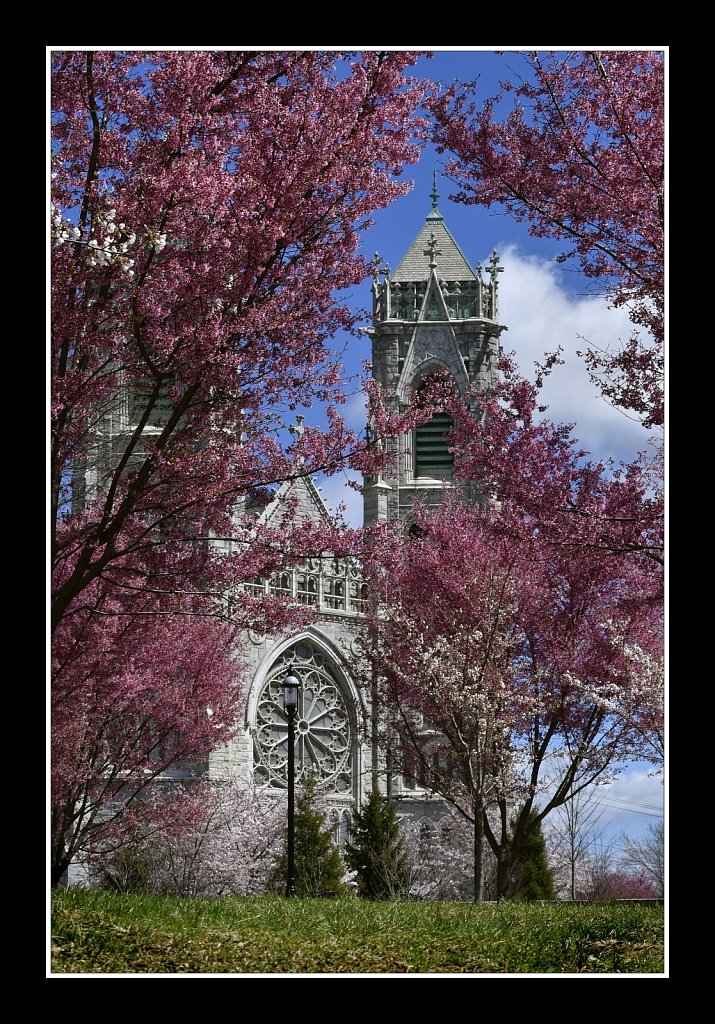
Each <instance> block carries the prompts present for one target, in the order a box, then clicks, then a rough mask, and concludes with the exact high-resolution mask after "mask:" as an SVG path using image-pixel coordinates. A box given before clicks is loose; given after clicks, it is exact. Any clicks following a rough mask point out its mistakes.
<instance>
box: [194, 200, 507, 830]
mask: <svg viewBox="0 0 715 1024" xmlns="http://www.w3.org/2000/svg"><path fill="white" fill-rule="evenodd" d="M437 200H438V195H437V191H436V183H435V188H434V190H433V192H432V208H431V210H430V212H429V213H428V215H427V217H426V220H425V223H424V225H423V226H422V227H421V229H420V231H419V233H418V234H417V237H416V238H415V240H414V242H413V243H412V245H411V246H410V247H409V249H408V250H407V252H406V253H405V255H404V257H403V259H402V260H401V262H400V264H399V265H398V267H397V269H396V270H395V271H394V273H391V271H390V269H389V268H388V267H383V268H382V269H380V270H376V272H375V277H374V281H373V285H372V296H373V314H372V324H371V326H370V327H369V328H368V332H367V333H368V334H369V335H370V337H371V341H372V365H373V370H372V372H373V374H374V376H375V377H376V379H377V380H378V382H379V383H380V385H381V386H382V387H383V389H384V391H385V392H386V394H387V395H388V400H389V402H390V404H391V406H392V407H393V408H395V409H398V408H403V409H404V407H405V403H406V401H407V396H408V394H409V393H410V391H414V390H419V388H420V386H421V385H422V384H423V383H424V382H425V380H426V379H427V378H428V377H429V376H430V375H432V374H434V373H435V372H436V371H444V370H446V371H447V372H448V373H449V375H450V377H451V379H452V380H453V381H454V382H455V384H456V386H457V387H458V388H459V390H460V392H461V393H465V392H466V391H467V390H468V389H469V388H471V387H472V385H474V384H476V385H477V387H483V386H484V385H486V384H487V382H488V381H489V380H490V378H491V377H492V375H493V373H494V372H495V370H496V366H497V362H498V358H499V354H500V341H499V338H500V334H501V332H502V330H503V329H504V328H503V327H502V326H500V325H499V321H498V301H497V299H498V273H499V272H500V271H501V269H502V268H501V267H500V266H499V265H498V259H497V256H496V253H493V254H492V256H491V258H490V259H489V261H488V263H487V265H486V269H484V268H482V266H481V265H478V266H477V268H476V269H473V268H472V267H471V266H470V265H469V262H468V261H467V259H466V258H465V256H464V254H463V252H462V250H461V249H460V247H459V245H458V244H457V242H456V240H455V239H454V237H453V236H452V234H451V232H450V231H449V229H448V227H447V225H446V224H445V221H444V218H443V216H442V214H441V213H440V212H439V209H438V207H437ZM450 423H451V421H450V420H449V417H448V416H447V415H446V414H437V415H435V416H434V417H433V418H432V420H430V421H429V422H428V423H426V424H424V425H423V426H420V427H418V428H417V429H416V430H415V431H414V432H413V433H412V435H411V436H405V437H401V438H399V439H392V440H390V441H388V442H386V443H387V445H388V446H389V448H388V450H389V451H390V452H391V453H392V454H394V455H395V456H396V458H395V459H394V466H395V469H394V472H393V473H392V475H389V476H385V477H379V478H377V479H373V478H368V479H366V480H365V481H364V516H365V523H366V524H367V523H374V522H386V521H394V520H399V521H400V522H402V523H404V527H405V533H406V534H407V533H408V531H409V526H410V523H411V510H412V503H413V501H414V500H415V499H416V498H419V499H421V500H422V501H423V502H426V503H427V504H434V503H437V502H439V500H440V499H441V496H442V495H443V494H444V491H445V488H449V487H451V486H454V485H455V484H454V480H453V473H452V456H451V454H450V452H449V450H448V447H447V444H446V441H445V432H446V431H447V430H448V429H449V426H450ZM460 486H462V487H465V486H466V487H468V486H469V485H468V484H464V483H462V484H460ZM288 497H290V499H291V502H292V507H297V511H298V514H300V515H302V516H311V517H314V518H315V519H317V520H321V519H325V518H328V517H329V511H328V509H327V508H326V506H325V504H324V502H323V499H322V497H321V495H320V492H319V491H318V489H317V488H316V487H315V485H314V484H313V482H312V481H311V480H310V479H309V478H300V479H298V480H296V481H293V482H291V483H288V484H284V485H283V487H282V488H281V490H280V491H279V492H278V494H277V495H276V498H275V500H274V501H273V503H272V504H271V505H270V506H268V508H266V509H265V511H264V512H263V517H264V518H265V519H266V520H268V521H270V522H271V523H273V524H275V523H276V522H280V516H281V515H284V514H285V507H286V500H285V499H286V498H288ZM254 586H255V589H256V591H257V592H260V591H261V590H262V589H264V590H265V591H266V592H268V591H269V588H270V590H271V591H272V592H274V593H275V592H277V593H280V594H283V595H286V596H290V597H292V598H293V599H294V600H295V601H297V602H299V603H301V604H305V605H310V606H312V607H314V608H315V609H316V611H317V612H318V615H317V618H316V620H315V622H314V623H313V624H312V625H311V626H310V627H308V628H306V629H303V630H301V631H300V632H299V633H297V634H296V635H293V636H281V637H273V638H270V639H266V638H261V637H258V636H251V635H250V634H249V637H248V640H249V643H248V644H247V647H248V648H249V650H248V654H247V660H248V670H247V674H246V681H247V701H246V707H245V721H244V723H243V725H244V728H243V729H242V730H241V731H240V733H239V735H238V737H237V738H236V739H235V740H234V741H233V742H232V743H231V744H230V745H229V746H227V747H224V748H222V749H220V750H218V751H215V752H214V753H213V754H212V755H211V757H210V762H209V773H210V775H211V776H212V777H214V778H220V777H225V776H226V775H227V774H234V773H236V774H238V775H239V776H240V777H243V778H245V779H249V778H253V779H254V780H255V782H256V784H257V785H258V786H259V787H265V788H266V790H267V791H270V790H276V789H284V788H285V787H286V785H287V738H288V719H287V715H286V713H285V711H284V709H283V687H282V681H283V678H284V677H285V676H286V674H287V673H288V671H289V667H290V669H291V670H292V671H294V672H296V673H297V674H298V676H299V677H300V679H301V682H302V688H301V691H300V695H299V705H298V711H297V714H296V719H295V728H296V747H295V764H296V778H300V773H301V771H303V770H305V769H308V768H312V769H313V770H314V771H317V773H318V774H319V777H320V780H321V788H322V790H323V792H324V793H325V794H326V796H327V798H328V801H329V803H330V804H331V808H332V810H331V817H332V820H333V822H334V823H335V825H336V827H337V831H338V835H339V836H340V838H341V839H343V838H344V836H345V833H346V830H347V824H348V822H349V818H350V809H351V807H352V805H353V803H355V802H357V803H360V802H361V800H362V798H363V796H364V795H365V794H367V793H368V792H369V790H370V786H371V783H372V777H373V767H375V768H376V769H377V772H378V777H379V779H380V786H381V788H382V789H383V791H387V792H389V793H390V795H391V796H393V798H394V799H395V800H396V802H397V810H398V813H399V814H401V815H409V816H411V817H418V818H419V817H425V816H433V815H434V814H436V813H438V808H439V806H440V804H439V800H438V798H437V797H435V796H434V794H432V793H431V792H430V791H429V790H427V789H424V788H422V787H421V786H420V785H419V781H418V780H414V779H409V778H404V777H401V776H399V775H392V774H390V773H389V772H388V771H387V766H385V765H384V764H382V762H381V759H380V754H379V751H378V750H377V749H374V744H373V743H372V742H371V732H370V725H369V714H368V712H369V709H368V707H367V706H366V697H365V693H364V688H363V689H361V688H360V687H359V686H358V685H357V676H358V670H359V664H358V662H359V648H358V645H357V643H356V637H357V633H358V631H359V628H360V622H361V618H362V616H361V613H362V611H363V608H364V602H365V599H366V594H365V590H364V587H363V585H362V583H361V580H360V575H359V568H358V567H357V566H355V565H354V564H351V563H350V562H348V561H346V560H343V559H331V560H326V559H322V560H318V559H316V560H309V561H308V562H307V563H306V564H305V565H302V566H300V567H298V568H296V569H295V570H293V571H289V572H283V573H282V574H281V575H280V577H279V578H275V579H272V580H269V581H266V582H265V583H263V584H255V585H254ZM375 758H377V762H376V761H375Z"/></svg>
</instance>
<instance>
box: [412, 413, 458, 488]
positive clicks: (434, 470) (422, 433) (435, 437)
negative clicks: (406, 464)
mask: <svg viewBox="0 0 715 1024" xmlns="http://www.w3.org/2000/svg"><path fill="white" fill-rule="evenodd" d="M453 425H454V422H453V420H452V418H451V417H450V416H448V415H447V413H446V412H438V413H435V415H434V416H433V417H432V419H431V420H428V422H427V423H423V424H422V426H421V427H417V429H416V431H415V476H425V477H432V478H433V479H436V480H449V479H451V478H452V472H453V468H454V457H453V456H452V453H451V452H450V451H449V448H448V445H447V432H448V431H449V429H450V428H451V427H452V426H453Z"/></svg>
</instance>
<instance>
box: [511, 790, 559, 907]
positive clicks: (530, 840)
mask: <svg viewBox="0 0 715 1024" xmlns="http://www.w3.org/2000/svg"><path fill="white" fill-rule="evenodd" d="M515 820H516V819H515ZM522 836H523V838H522V839H521V841H520V842H519V843H518V845H517V846H516V847H515V849H514V860H513V862H512V868H511V872H510V875H511V878H510V887H509V888H510V893H509V894H510V896H512V897H513V898H514V899H518V900H553V899H554V898H555V893H554V880H553V877H552V875H551V869H550V868H549V864H548V860H547V856H546V842H545V841H544V833H543V832H542V829H541V820H540V818H539V816H538V808H532V810H531V811H530V812H529V817H528V819H527V823H526V828H525V829H524V831H523V833H522Z"/></svg>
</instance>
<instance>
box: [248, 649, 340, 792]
mask: <svg viewBox="0 0 715 1024" xmlns="http://www.w3.org/2000/svg"><path fill="white" fill-rule="evenodd" d="M291 671H292V672H294V673H296V674H297V675H298V676H299V678H300V680H301V684H302V685H301V687H300V690H299V691H298V708H297V711H296V714H295V777H296V781H297V780H299V779H300V777H301V776H302V775H303V773H304V772H306V771H309V770H312V771H316V772H317V773H318V778H319V779H320V782H321V786H322V787H324V788H327V789H328V791H332V792H334V793H344V794H346V795H347V794H349V792H350V790H351V788H352V768H351V763H350V761H351V759H350V753H351V746H352V743H351V739H352V736H351V729H350V716H349V714H348V708H347V704H346V702H345V697H344V696H343V692H342V690H341V688H340V685H339V683H338V680H337V676H336V674H335V670H334V669H333V668H332V667H331V665H330V664H329V663H328V661H327V659H326V658H325V656H324V655H323V654H322V653H321V652H320V651H319V650H318V649H317V648H316V647H313V645H312V644H310V643H308V642H307V641H305V640H303V641H301V642H300V643H297V644H294V645H293V647H290V648H289V649H288V650H287V651H285V652H284V654H283V655H281V657H280V658H279V659H278V661H276V663H275V664H274V665H273V667H272V668H271V670H270V673H269V674H268V678H267V679H266V681H265V683H264V684H263V689H262V690H261V693H260V696H259V698H258V709H257V712H256V730H255V733H254V777H255V780H256V783H257V784H258V785H259V786H276V787H280V788H283V789H284V788H286V786H287V785H288V715H287V713H286V710H285V707H284V696H283V679H284V678H285V676H287V675H288V674H289V672H291Z"/></svg>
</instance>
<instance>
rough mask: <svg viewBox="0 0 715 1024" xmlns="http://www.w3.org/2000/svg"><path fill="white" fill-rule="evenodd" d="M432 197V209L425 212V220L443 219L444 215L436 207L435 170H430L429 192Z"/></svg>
mask: <svg viewBox="0 0 715 1024" xmlns="http://www.w3.org/2000/svg"><path fill="white" fill-rule="evenodd" d="M430 197H431V199H432V209H431V210H430V212H429V213H428V214H427V220H444V217H443V216H442V214H441V213H440V212H439V210H438V209H437V200H438V199H439V192H438V191H437V171H433V172H432V191H431V192H430Z"/></svg>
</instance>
